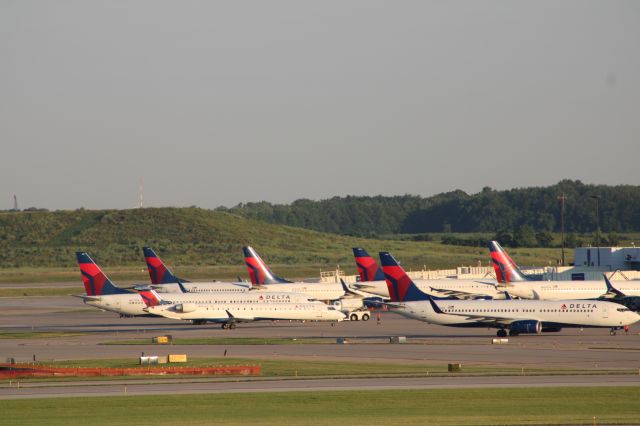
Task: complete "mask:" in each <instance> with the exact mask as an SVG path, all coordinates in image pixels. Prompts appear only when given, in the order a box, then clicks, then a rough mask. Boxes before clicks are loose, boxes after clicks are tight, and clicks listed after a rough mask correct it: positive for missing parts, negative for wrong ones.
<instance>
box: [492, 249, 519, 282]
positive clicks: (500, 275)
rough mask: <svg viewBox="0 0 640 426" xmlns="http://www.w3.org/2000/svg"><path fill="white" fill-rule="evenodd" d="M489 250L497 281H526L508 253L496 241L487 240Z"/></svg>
mask: <svg viewBox="0 0 640 426" xmlns="http://www.w3.org/2000/svg"><path fill="white" fill-rule="evenodd" d="M489 251H490V252H491V260H492V262H493V270H494V271H495V273H496V280H497V281H498V282H499V283H512V282H519V281H528V279H527V278H526V277H525V276H524V274H523V273H522V271H520V268H518V265H516V263H515V262H514V261H513V260H512V259H511V257H509V254H507V252H506V251H505V250H504V249H503V248H502V246H501V245H500V244H499V243H498V242H497V241H489Z"/></svg>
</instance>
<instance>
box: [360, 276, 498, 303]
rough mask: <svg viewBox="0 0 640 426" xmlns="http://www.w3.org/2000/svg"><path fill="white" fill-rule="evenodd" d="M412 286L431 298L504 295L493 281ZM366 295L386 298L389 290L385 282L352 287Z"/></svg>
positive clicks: (443, 281) (418, 282) (420, 282)
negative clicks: (371, 294) (364, 292)
mask: <svg viewBox="0 0 640 426" xmlns="http://www.w3.org/2000/svg"><path fill="white" fill-rule="evenodd" d="M413 282H414V284H415V285H416V286H417V287H418V288H419V289H420V290H421V291H422V292H423V293H426V294H430V295H432V296H438V297H442V296H449V295H456V294H459V296H457V297H459V298H465V299H466V298H473V297H474V296H475V297H481V296H490V297H492V298H494V299H504V293H503V292H502V291H500V290H499V289H497V288H496V284H495V280H493V281H492V280H457V279H438V280H414V281H413ZM354 286H355V287H358V288H360V289H362V290H363V291H366V292H368V293H373V294H377V295H379V296H382V297H385V298H388V297H389V288H388V287H387V282H386V281H363V282H359V283H356V284H355V285H354Z"/></svg>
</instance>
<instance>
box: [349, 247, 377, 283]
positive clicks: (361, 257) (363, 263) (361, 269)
mask: <svg viewBox="0 0 640 426" xmlns="http://www.w3.org/2000/svg"><path fill="white" fill-rule="evenodd" d="M353 257H355V258H356V266H357V267H358V273H359V274H360V281H361V282H365V281H384V272H382V269H381V268H380V267H379V266H378V263H377V262H376V261H375V259H374V258H373V257H371V256H369V253H367V251H366V250H365V249H363V248H361V247H354V248H353Z"/></svg>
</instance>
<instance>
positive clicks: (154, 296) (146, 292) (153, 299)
mask: <svg viewBox="0 0 640 426" xmlns="http://www.w3.org/2000/svg"><path fill="white" fill-rule="evenodd" d="M138 294H139V295H140V297H142V301H143V302H144V304H145V305H147V307H149V306H158V305H159V304H160V302H161V301H162V299H160V295H159V294H158V293H157V292H156V291H155V290H153V289H151V288H145V289H141V290H138Z"/></svg>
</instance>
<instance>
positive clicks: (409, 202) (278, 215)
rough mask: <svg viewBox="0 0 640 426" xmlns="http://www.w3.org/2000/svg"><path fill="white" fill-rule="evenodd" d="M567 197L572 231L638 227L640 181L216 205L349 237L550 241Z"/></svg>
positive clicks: (566, 214) (569, 230)
mask: <svg viewBox="0 0 640 426" xmlns="http://www.w3.org/2000/svg"><path fill="white" fill-rule="evenodd" d="M563 194H564V200H565V201H564V223H565V231H566V232H567V233H593V232H596V230H597V229H599V230H600V232H603V233H605V232H606V233H614V232H630V231H640V186H637V185H616V186H610V185H591V184H584V183H582V182H580V181H579V180H563V181H560V182H558V183H557V184H555V185H551V186H548V187H529V188H515V189H510V190H503V191H498V190H494V189H491V188H489V187H485V188H483V189H482V191H480V192H479V193H477V194H467V193H465V192H464V191H460V190H457V191H452V192H447V193H442V194H438V195H434V196H431V197H420V196H416V195H402V196H391V197H389V196H373V197H370V196H346V197H333V198H330V199H326V200H320V201H312V200H308V199H300V200H296V201H294V202H293V203H291V204H272V203H269V202H265V201H263V202H256V203H242V204H239V205H237V206H234V207H232V208H226V207H219V208H218V209H217V210H223V211H228V212H230V213H234V214H238V215H241V216H244V217H247V218H252V219H258V220H262V221H265V222H269V223H275V224H282V225H289V226H295V227H302V228H307V229H312V230H316V231H321V232H331V233H337V234H343V235H353V236H366V237H377V236H384V235H388V234H398V233H404V234H419V233H429V232H431V233H450V232H485V233H486V232H491V233H498V234H499V233H502V234H509V233H511V234H512V235H513V234H516V233H518V232H520V233H521V234H522V233H524V234H525V235H524V237H525V239H527V238H529V237H530V236H532V238H534V239H535V238H536V235H538V239H539V240H540V241H541V242H543V243H544V241H545V240H548V239H549V236H548V235H547V234H545V233H549V232H559V231H560V228H561V200H560V196H561V195H563ZM520 237H522V235H521V236H520ZM521 239H522V238H521ZM538 245H544V244H538Z"/></svg>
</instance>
